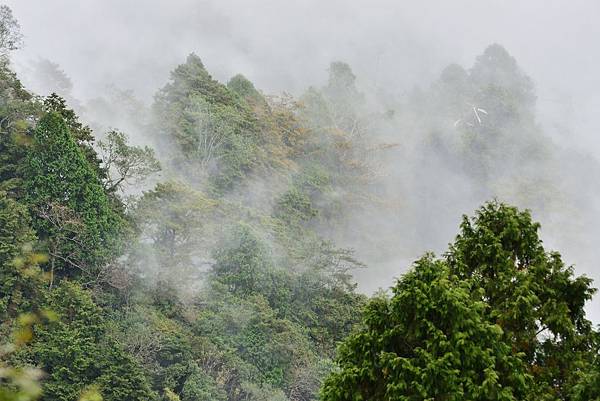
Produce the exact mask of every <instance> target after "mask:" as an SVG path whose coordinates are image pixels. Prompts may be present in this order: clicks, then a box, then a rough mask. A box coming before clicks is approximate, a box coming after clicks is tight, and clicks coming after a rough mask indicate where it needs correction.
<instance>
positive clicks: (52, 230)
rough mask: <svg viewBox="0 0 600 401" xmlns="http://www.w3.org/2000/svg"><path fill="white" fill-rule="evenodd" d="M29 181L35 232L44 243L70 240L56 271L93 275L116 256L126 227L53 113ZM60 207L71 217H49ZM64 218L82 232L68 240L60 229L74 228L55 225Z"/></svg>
mask: <svg viewBox="0 0 600 401" xmlns="http://www.w3.org/2000/svg"><path fill="white" fill-rule="evenodd" d="M25 176H26V179H25V188H26V192H27V195H26V200H27V202H28V204H29V205H30V207H31V208H32V210H33V211H34V213H35V219H34V227H35V228H36V230H37V232H38V235H39V236H40V239H42V240H51V239H52V238H53V237H54V236H59V237H61V236H62V235H66V236H65V240H64V241H62V243H61V244H60V246H58V249H56V250H55V252H53V254H52V255H51V257H52V258H54V259H56V262H57V268H59V269H60V270H63V269H64V273H65V274H67V275H73V274H77V273H76V272H77V271H79V272H80V273H81V272H83V273H86V274H92V273H93V272H94V271H95V270H96V269H97V268H98V267H99V265H100V264H101V263H103V262H104V261H106V260H107V259H108V258H109V257H110V255H111V252H112V251H114V249H113V248H114V247H115V246H116V245H117V243H118V236H119V235H120V233H121V230H122V228H123V227H124V224H123V220H122V218H121V217H120V216H119V214H117V213H116V212H115V210H113V209H112V206H111V204H110V201H109V198H108V196H107V194H106V193H105V192H104V188H103V187H102V183H101V182H100V179H99V178H98V176H97V174H96V171H95V169H94V167H93V166H92V165H90V163H89V162H88V160H87V159H86V157H85V155H84V153H83V151H82V150H81V148H80V147H79V146H78V145H77V143H76V142H75V139H74V138H73V136H72V135H71V133H70V131H69V129H68V127H67V125H66V123H65V121H64V120H63V118H62V117H61V116H60V115H59V114H58V113H56V112H49V113H47V114H46V115H45V116H44V117H43V118H42V119H41V120H40V122H39V123H38V125H37V127H36V130H35V133H34V136H33V144H32V146H31V149H30V150H29V153H28V156H27V165H26V173H25ZM56 206H59V207H60V208H62V210H68V212H66V213H59V214H53V215H52V216H50V215H49V214H48V213H47V212H48V210H49V209H53V208H54V210H57V209H56ZM61 216H62V217H65V216H67V217H68V220H69V221H71V222H74V221H75V220H80V222H81V225H82V229H81V230H79V229H78V230H76V231H77V233H76V234H73V235H71V234H65V231H64V230H62V229H61V228H59V227H63V228H64V226H65V224H70V223H68V222H66V221H61V222H60V223H58V224H56V223H55V221H54V220H55V219H54V218H57V219H59V220H60V219H62V217H61ZM50 217H52V218H50ZM63 220H64V219H63ZM70 225H71V226H72V225H73V224H70ZM76 225H77V226H79V223H77V224H76ZM59 231H60V233H59Z"/></svg>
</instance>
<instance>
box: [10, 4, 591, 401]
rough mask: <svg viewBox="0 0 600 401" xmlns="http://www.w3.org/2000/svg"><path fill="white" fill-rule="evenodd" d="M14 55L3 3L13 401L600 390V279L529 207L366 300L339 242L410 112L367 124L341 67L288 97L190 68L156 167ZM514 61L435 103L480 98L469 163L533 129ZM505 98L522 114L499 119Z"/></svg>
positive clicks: (450, 80) (463, 124) (157, 121)
mask: <svg viewBox="0 0 600 401" xmlns="http://www.w3.org/2000/svg"><path fill="white" fill-rule="evenodd" d="M19 41H20V34H19V32H18V23H17V22H16V21H15V20H14V18H13V17H12V15H11V13H10V10H9V9H8V8H7V7H2V8H1V9H0V54H1V55H2V57H1V58H0V322H1V323H0V338H2V339H6V340H5V341H3V342H2V344H0V345H1V346H2V348H1V349H0V400H10V401H13V400H14V401H16V400H26V401H29V400H33V399H36V398H40V399H42V400H63V401H72V400H77V399H81V400H99V399H104V400H115V401H116V400H169V401H177V400H180V401H198V400H223V401H225V400H235V401H237V400H240V401H241V400H265V401H266V400H282V401H283V400H291V401H296V400H297V401H301V400H302V401H304V400H314V399H318V398H319V397H322V398H323V399H325V400H350V399H352V400H367V399H381V400H387V399H389V400H392V399H394V400H396V399H398V400H401V399H407V400H408V399H449V400H450V399H456V400H458V399H482V400H483V399H503V400H510V399H548V400H551V399H569V400H584V399H593V397H597V396H598V389H599V386H598V380H600V375H598V366H599V363H600V362H599V360H600V358H598V347H599V344H600V343H599V342H598V334H597V332H595V331H594V330H593V329H592V327H591V324H590V322H588V321H587V320H586V319H585V314H584V309H583V308H584V304H585V302H586V301H587V300H588V299H589V298H590V297H591V295H592V293H593V290H592V288H591V283H590V280H588V279H586V278H584V277H574V275H573V272H572V269H570V268H566V267H565V266H564V265H563V263H562V261H561V259H560V256H558V254H549V253H547V252H546V251H545V250H544V249H543V248H542V246H541V241H540V240H539V238H538V234H537V232H538V229H539V226H538V225H537V224H536V223H533V222H532V221H531V218H530V216H529V214H528V213H527V212H519V211H518V210H516V209H514V208H511V207H508V206H505V205H503V204H498V203H490V204H487V205H486V206H484V207H483V208H482V209H481V210H480V211H479V212H478V215H477V217H476V218H475V219H473V220H469V219H465V221H464V222H463V224H462V226H461V233H460V234H459V236H458V237H457V239H456V241H455V243H454V244H453V245H452V246H451V248H450V250H449V251H448V253H447V254H446V255H445V256H444V258H442V259H435V258H434V257H433V256H431V255H428V256H425V257H423V258H422V259H420V260H419V261H418V262H416V264H415V266H414V268H413V270H412V271H411V272H410V273H408V274H407V275H405V276H404V277H403V278H402V279H401V280H400V281H399V282H398V284H397V285H396V286H395V287H394V290H393V296H392V297H391V298H390V297H386V296H384V295H381V296H376V297H374V298H373V299H372V300H370V301H368V300H367V297H366V296H364V295H361V294H359V293H358V292H357V291H356V284H355V283H354V282H353V280H352V271H353V270H354V269H360V268H363V267H364V265H363V264H362V263H361V262H360V261H359V260H357V259H356V257H355V256H354V254H353V252H352V250H350V249H345V248H340V247H338V246H336V244H335V241H333V240H332V239H333V238H334V233H336V232H339V231H340V230H341V231H343V230H344V225H345V224H348V222H349V221H351V219H350V217H351V214H352V213H355V212H356V210H358V209H359V208H368V207H369V205H372V202H373V201H374V200H376V198H377V196H376V195H377V191H378V190H379V189H380V182H379V181H378V177H379V175H380V170H379V166H378V165H377V163H376V162H375V161H376V159H378V155H380V154H381V153H380V152H382V151H383V149H386V148H388V147H389V145H386V144H385V143H383V142H378V141H377V140H376V139H375V138H373V137H372V136H370V135H369V133H370V130H372V129H373V127H374V126H376V125H385V124H389V123H390V121H393V120H394V119H397V118H401V116H402V114H400V115H399V116H398V115H395V114H394V113H391V112H373V111H372V109H371V108H370V107H369V105H368V102H367V100H366V97H365V95H363V94H362V93H361V92H360V91H359V90H358V88H357V86H356V77H355V76H354V74H353V73H352V71H351V69H350V67H349V66H348V65H347V64H345V63H340V62H336V63H332V65H331V67H330V77H329V81H328V83H327V84H326V85H325V86H324V87H322V88H310V89H309V90H308V91H307V92H306V93H305V95H304V96H302V97H301V98H300V99H299V100H298V101H296V100H294V99H292V98H291V97H289V96H281V97H267V96H264V95H263V94H262V93H261V92H260V91H259V90H257V89H256V88H255V87H254V85H253V84H252V83H251V82H250V81H249V80H247V79H246V78H245V77H243V76H241V75H237V76H235V77H233V78H232V79H231V80H230V81H229V82H228V83H227V84H226V85H225V84H222V83H220V82H218V81H216V80H214V79H213V78H212V77H211V76H210V74H209V73H208V71H207V70H206V68H205V67H204V65H203V63H202V62H201V60H200V58H199V57H197V56H196V55H193V54H192V55H190V56H189V57H188V59H187V60H186V61H185V63H184V64H182V65H180V66H179V67H177V68H176V69H175V70H174V71H173V72H172V74H171V78H170V80H169V82H168V83H167V84H166V85H165V86H164V87H163V88H162V89H161V90H160V91H159V92H158V93H157V95H156V97H155V102H154V104H153V105H152V112H151V113H148V115H151V116H152V117H151V119H150V120H149V121H146V122H144V123H143V124H142V126H143V128H144V131H145V135H146V136H147V139H148V140H149V141H151V142H153V143H155V144H157V146H158V148H159V149H161V153H160V154H159V155H156V154H155V152H154V150H153V149H152V148H150V147H140V146H135V145H133V144H132V143H131V142H130V140H129V138H128V137H127V135H126V134H125V133H123V132H120V131H117V130H111V131H109V132H107V133H106V134H104V135H103V137H102V139H101V140H99V141H98V142H96V141H95V137H94V135H95V133H94V132H93V131H92V129H91V128H90V127H89V126H88V125H86V124H85V123H83V122H82V121H80V118H79V116H78V115H77V113H76V112H75V111H74V110H72V109H71V108H70V107H69V106H68V105H67V101H66V100H65V99H63V98H62V97H60V96H58V95H56V94H51V95H49V96H47V97H41V96H37V95H34V94H32V93H30V92H29V91H27V90H26V89H25V88H24V87H23V86H22V84H21V83H20V81H19V79H18V78H17V77H16V75H15V74H14V73H13V72H12V71H11V69H10V64H9V60H8V55H9V52H10V51H11V50H13V49H14V48H16V47H17V46H18V44H19ZM503 51H504V50H503V49H500V48H498V47H491V48H490V49H488V50H487V51H486V53H485V54H484V55H483V56H482V57H481V58H480V59H479V60H478V65H480V68H474V69H473V70H472V71H471V72H470V73H469V74H466V73H465V72H464V71H462V70H460V69H458V68H455V67H453V68H450V69H448V70H446V71H445V72H444V74H443V76H442V83H440V84H439V85H438V86H439V88H437V87H436V88H437V89H433V90H435V91H443V90H450V89H448V88H450V87H451V88H453V89H451V90H454V91H458V92H460V93H462V94H463V95H464V97H465V98H468V99H471V97H472V96H476V97H477V99H479V100H478V101H479V102H482V103H481V105H479V103H478V104H477V105H476V106H469V107H471V108H470V109H468V110H467V111H466V112H464V113H465V115H466V116H463V117H462V118H461V121H460V122H458V123H457V126H458V127H460V129H461V132H463V131H464V135H461V136H460V138H461V139H460V141H462V142H461V143H463V144H464V146H463V147H460V148H459V149H460V151H461V152H463V153H462V154H463V155H464V157H465V160H467V159H468V158H469V157H472V158H477V157H487V156H489V157H491V156H490V153H489V152H487V153H486V151H482V152H480V153H477V152H473V151H470V150H469V149H473V148H474V147H477V148H478V149H485V147H482V146H480V145H477V144H476V142H477V141H480V140H482V138H483V137H484V136H498V135H500V133H502V134H505V133H508V132H509V131H510V127H511V124H513V123H514V122H515V121H517V120H519V121H521V120H522V119H523V118H525V117H524V116H526V115H527V116H528V115H529V114H527V113H533V111H532V110H529V109H527V107H525V106H527V105H530V106H532V104H530V103H531V102H533V94H532V88H531V85H530V82H529V81H528V79H527V78H526V77H524V76H521V75H520V74H521V73H520V72H519V71H518V69H516V66H515V65H514V60H512V59H510V57H509V56H508V58H506V57H505V55H504V53H503ZM511 60H512V61H511ZM54 69H56V68H54ZM497 71H508V73H510V74H512V75H510V74H509V77H508V78H511V80H509V81H510V82H511V84H510V85H509V86H508V87H502V88H503V89H502V90H497V88H496V89H493V85H491V84H490V82H493V81H494V79H496V78H497V77H496V75H494V74H496V73H497ZM515 77H516V78H515ZM508 78H507V77H502V79H503V80H507V79H508ZM513 78H514V79H513ZM517 78H518V79H517ZM67 86H68V85H67ZM482 86H485V87H488V86H489V88H490V89H489V91H487V92H485V93H480V92H479V91H478V90H477V89H476V88H477V87H482ZM69 88H70V86H69ZM503 91H504V92H503ZM505 92H506V93H505ZM123 93H124V92H123ZM499 93H500V94H499ZM505 97H506V98H510V99H513V100H514V99H516V100H514V102H518V104H520V105H521V106H519V110H516V111H515V110H513V109H512V108H510V107H508V108H507V106H506V104H505V103H502V102H499V103H498V104H497V105H496V106H495V108H492V106H490V104H491V103H493V102H494V101H496V100H498V99H504V98H505ZM513 100H511V101H513ZM488 102H489V103H488ZM100 103H101V102H100V101H98V104H100ZM484 103H485V105H483V104H484ZM415 104H417V100H415ZM105 106H106V105H105ZM480 110H483V111H485V113H484V112H483V111H480ZM455 112H456V111H451V112H450V111H449V113H450V114H449V115H454V114H453V113H455ZM469 113H474V114H469ZM479 113H480V114H483V115H480V114H479ZM511 113H512V114H511ZM488 115H489V116H490V117H489V118H496V119H499V120H498V122H496V123H494V125H493V126H494V127H495V128H492V127H491V125H490V126H488V125H484V124H483V118H484V117H485V116H488ZM501 116H505V117H501ZM473 118H475V120H473ZM480 119H481V120H482V121H481V123H480V121H479V120H480ZM509 120H510V121H513V122H510V121H509ZM486 124H487V122H486ZM484 129H485V130H488V131H489V132H487V131H486V132H485V133H482V132H480V131H481V130H484ZM532 129H533V128H532ZM427 143H431V142H427ZM486 154H487V156H486ZM498 159H501V158H500V157H498ZM469 163H478V162H477V161H469ZM159 171H160V172H161V176H160V178H159V177H158V175H157V174H156V173H158V172H159ZM482 182H489V176H486V177H485V179H484V178H482ZM142 184H143V185H142ZM140 188H142V189H143V191H140V190H139V189H140ZM133 189H138V190H133ZM363 312H364V313H363ZM344 339H345V340H344ZM340 343H342V345H341V347H340V348H339V350H338V351H336V349H337V347H338V344H340ZM325 378H327V379H326V380H325ZM324 380H325V382H324ZM319 394H320V395H319Z"/></svg>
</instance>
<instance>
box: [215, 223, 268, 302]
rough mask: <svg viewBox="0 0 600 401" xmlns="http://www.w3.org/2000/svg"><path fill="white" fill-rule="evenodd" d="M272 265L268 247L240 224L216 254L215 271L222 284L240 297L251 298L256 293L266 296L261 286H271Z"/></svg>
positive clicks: (249, 229)
mask: <svg viewBox="0 0 600 401" xmlns="http://www.w3.org/2000/svg"><path fill="white" fill-rule="evenodd" d="M272 269H273V267H272V262H271V260H270V257H269V254H268V251H267V248H266V246H265V245H264V244H263V243H262V241H261V240H260V239H259V238H258V237H257V234H256V233H254V232H253V230H252V229H251V228H250V227H248V226H246V225H240V226H239V227H236V228H235V229H234V232H233V234H232V235H230V236H229V238H228V239H227V240H226V243H225V245H224V246H222V247H220V248H219V249H218V251H217V252H216V254H215V264H214V266H213V272H214V274H215V276H216V278H217V280H219V281H220V282H221V283H223V284H225V285H226V286H228V288H229V290H230V291H231V292H233V293H236V294H239V295H249V294H252V293H254V292H257V291H261V290H262V292H263V293H264V292H265V290H264V289H262V288H261V287H262V286H264V285H265V284H269V282H268V280H267V279H266V277H267V275H268V274H270V272H271V270H272Z"/></svg>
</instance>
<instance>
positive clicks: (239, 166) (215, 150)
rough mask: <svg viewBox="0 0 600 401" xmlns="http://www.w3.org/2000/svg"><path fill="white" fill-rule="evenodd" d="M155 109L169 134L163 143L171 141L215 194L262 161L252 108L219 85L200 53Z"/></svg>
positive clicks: (175, 77) (177, 73)
mask: <svg viewBox="0 0 600 401" xmlns="http://www.w3.org/2000/svg"><path fill="white" fill-rule="evenodd" d="M154 109H155V112H156V113H157V116H158V119H159V120H158V122H159V127H160V130H161V131H162V132H161V135H167V137H166V138H163V141H164V140H166V139H167V138H172V139H173V140H174V141H175V143H176V145H177V147H178V149H179V151H180V152H181V154H182V155H183V157H184V158H185V160H186V161H188V162H191V163H192V164H196V165H197V166H199V167H200V173H204V174H205V175H206V176H208V178H210V181H211V182H212V183H213V184H214V186H215V190H216V191H217V192H222V191H225V190H227V189H231V188H232V185H233V184H234V183H236V182H238V181H239V180H240V179H241V178H243V177H245V176H246V175H247V174H248V173H249V171H250V170H251V169H252V168H253V166H255V165H256V163H257V162H258V153H259V149H258V147H257V140H258V137H257V132H256V131H257V129H256V119H255V117H254V116H253V114H252V113H251V111H250V108H249V107H248V105H247V104H246V103H245V101H244V100H243V99H242V98H241V97H240V96H239V95H237V94H236V93H235V92H233V91H232V90H230V89H228V88H227V87H226V86H225V85H222V84H220V83H219V82H217V81H215V80H214V79H213V78H212V77H211V76H210V75H209V74H208V72H207V71H206V69H205V68H204V65H203V64H202V62H201V61H200V59H199V58H198V57H197V56H196V55H193V54H192V55H190V56H189V57H188V59H187V60H186V63H185V64H182V65H180V66H179V67H177V68H176V69H175V70H174V71H173V72H172V74H171V82H170V83H168V84H167V85H166V86H165V87H164V88H163V89H162V90H161V91H160V92H159V94H158V95H157V97H156V103H155V105H154ZM196 168H197V167H196ZM197 178H201V177H197V176H196V179H197Z"/></svg>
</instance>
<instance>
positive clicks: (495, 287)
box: [322, 202, 597, 401]
mask: <svg viewBox="0 0 600 401" xmlns="http://www.w3.org/2000/svg"><path fill="white" fill-rule="evenodd" d="M539 227H540V226H539V224H538V223H534V222H533V221H532V220H531V216H530V214H529V212H527V211H526V212H520V211H518V210H517V209H516V208H514V207H510V206H507V205H504V204H501V203H498V202H490V203H488V204H486V205H484V206H483V207H482V208H481V209H480V210H479V211H478V212H477V215H476V217H475V218H473V219H468V218H467V217H465V218H464V221H463V224H462V225H461V232H460V234H459V235H458V236H457V239H456V241H455V243H454V244H453V245H452V246H451V247H450V250H449V251H448V253H447V254H446V255H445V258H443V259H438V260H436V259H434V258H433V256H432V255H427V256H425V257H423V258H422V259H420V260H419V261H417V262H416V263H415V265H414V268H413V270H412V271H411V272H409V273H407V274H406V275H404V276H403V277H402V278H401V279H400V280H399V281H398V283H397V284H396V286H395V287H394V288H393V295H392V297H391V299H388V298H387V297H385V296H379V297H376V298H374V299H373V300H371V302H370V303H369V305H368V306H367V308H366V311H365V314H364V317H363V325H362V327H361V328H360V329H359V330H358V331H357V332H356V333H354V334H352V335H351V336H350V337H348V339H346V340H345V341H344V343H343V345H342V346H341V348H340V351H339V355H338V359H337V362H338V369H337V370H335V371H334V372H333V373H332V374H331V375H330V377H329V378H328V379H327V381H326V383H325V385H324V387H323V389H322V395H323V399H324V400H325V401H334V400H367V399H377V400H417V399H443V400H463V399H469V400H522V399H531V400H540V399H552V400H554V399H565V400H567V399H570V398H569V397H570V395H571V394H573V393H574V392H577V391H579V393H585V392H586V391H590V389H591V387H590V385H589V384H588V383H589V382H593V380H595V377H594V375H593V374H591V373H590V374H585V373H584V374H582V372H593V369H594V368H593V363H594V362H592V361H593V360H594V353H595V352H597V351H596V348H594V344H595V342H594V336H595V334H594V333H593V331H592V329H591V325H590V322H589V321H587V320H586V319H585V312H584V309H583V307H584V304H585V302H586V301H587V300H589V299H590V298H591V295H592V294H593V293H594V289H592V288H591V287H590V283H591V281H590V279H588V278H586V277H574V276H573V271H572V268H565V267H564V264H563V263H562V261H561V259H560V255H558V254H557V253H546V252H545V250H544V248H543V247H542V244H541V240H540V239H539V237H538V234H537V232H538V230H539Z"/></svg>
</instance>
